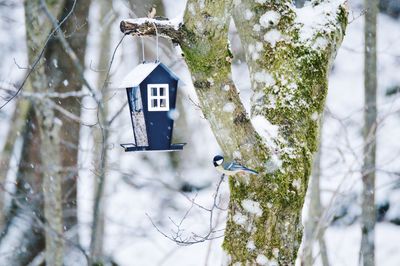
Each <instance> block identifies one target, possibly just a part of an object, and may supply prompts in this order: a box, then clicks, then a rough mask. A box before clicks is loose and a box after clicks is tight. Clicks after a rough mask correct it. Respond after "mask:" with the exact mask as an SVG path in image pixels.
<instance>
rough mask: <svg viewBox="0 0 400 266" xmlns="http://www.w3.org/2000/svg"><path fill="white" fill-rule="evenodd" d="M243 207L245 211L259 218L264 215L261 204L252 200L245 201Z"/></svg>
mask: <svg viewBox="0 0 400 266" xmlns="http://www.w3.org/2000/svg"><path fill="white" fill-rule="evenodd" d="M241 204H242V207H243V209H244V210H245V211H247V212H249V213H251V214H254V215H255V216H257V217H260V216H261V215H262V210H261V208H260V203H258V202H257V201H254V200H251V199H244V200H242V202H241Z"/></svg>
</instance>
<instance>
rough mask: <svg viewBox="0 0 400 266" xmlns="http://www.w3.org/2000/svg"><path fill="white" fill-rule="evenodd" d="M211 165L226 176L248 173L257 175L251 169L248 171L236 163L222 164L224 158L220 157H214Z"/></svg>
mask: <svg viewBox="0 0 400 266" xmlns="http://www.w3.org/2000/svg"><path fill="white" fill-rule="evenodd" d="M213 163H214V166H215V168H216V169H217V170H218V171H219V172H221V173H222V174H225V175H227V176H230V175H234V174H237V173H243V172H245V173H250V174H254V175H257V174H258V172H257V171H255V170H252V169H249V168H247V167H245V166H243V165H240V164H238V163H236V162H224V157H223V156H221V155H216V156H214V159H213Z"/></svg>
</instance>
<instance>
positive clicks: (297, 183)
mask: <svg viewBox="0 0 400 266" xmlns="http://www.w3.org/2000/svg"><path fill="white" fill-rule="evenodd" d="M292 186H293V187H294V188H295V189H296V190H299V189H300V188H301V180H300V179H295V180H293V182H292Z"/></svg>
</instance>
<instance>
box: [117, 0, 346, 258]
mask: <svg viewBox="0 0 400 266" xmlns="http://www.w3.org/2000/svg"><path fill="white" fill-rule="evenodd" d="M332 5H333V4H332V3H331V2H330V1H323V2H322V3H319V2H314V3H313V4H312V5H310V6H309V7H307V8H309V9H324V10H325V16H326V17H325V19H326V21H325V22H324V23H323V24H315V25H311V29H309V28H308V27H310V25H308V24H307V23H306V22H302V21H301V20H300V21H298V20H297V16H300V15H299V14H297V13H296V12H295V9H294V7H293V6H292V4H291V2H290V1H280V2H274V3H271V2H269V1H264V0H257V1H250V0H248V1H246V0H242V1H233V3H232V2H231V1H228V0H226V1H208V2H202V1H200V2H199V1H188V4H187V9H186V14H185V17H184V21H185V23H184V25H183V26H181V28H177V27H176V25H166V22H162V21H160V22H157V21H151V22H149V21H148V22H147V23H146V21H143V20H141V21H140V20H137V21H132V20H128V21H123V22H122V23H121V29H122V30H123V31H124V32H126V33H128V32H129V33H131V34H132V35H143V34H149V35H152V34H153V33H152V30H151V28H154V25H153V23H155V24H156V26H157V29H158V31H159V32H160V33H161V34H163V35H164V36H170V38H171V39H172V40H173V41H174V42H176V43H179V44H180V45H181V47H182V50H183V52H184V55H185V59H186V62H187V64H188V66H189V69H190V71H191V74H192V78H193V83H194V86H195V89H196V92H197V94H198V97H199V100H200V106H201V108H202V111H203V113H204V116H205V118H206V119H207V120H208V121H209V122H210V125H211V129H212V130H213V132H214V135H215V137H216V139H217V141H218V143H219V145H220V146H221V148H222V150H223V151H224V154H225V157H227V158H237V159H240V160H241V161H242V163H243V164H245V165H246V166H249V167H251V168H255V169H256V170H258V171H259V172H260V174H259V175H258V176H251V177H248V176H246V177H238V176H235V177H234V178H231V179H230V188H231V200H230V207H229V213H228V221H227V226H226V231H225V240H224V244H223V248H224V250H225V251H226V253H227V262H226V263H227V264H232V265H233V264H235V263H242V264H250V265H255V264H257V263H258V264H261V265H269V264H273V265H274V264H280V265H293V264H294V261H295V259H296V255H297V251H298V248H299V245H300V242H301V237H302V227H301V219H300V215H301V209H302V206H303V202H304V197H305V193H306V187H307V184H308V177H309V175H310V173H311V163H312V155H313V153H314V152H315V151H316V149H317V147H318V124H319V123H318V121H319V119H318V117H319V116H320V114H321V112H322V111H323V108H324V104H325V97H326V94H327V82H328V72H329V69H330V66H331V63H332V60H333V58H334V56H335V54H336V50H337V48H338V47H339V45H340V44H341V41H342V38H343V36H344V31H345V28H346V25H347V11H346V8H345V6H344V5H343V4H337V6H335V8H327V7H331V6H332ZM326 10H328V11H326ZM243 11H245V12H243ZM311 11H313V10H311ZM316 11H319V10H316ZM231 15H233V18H234V20H235V24H236V25H238V27H237V28H238V32H239V35H240V38H241V40H242V44H243V46H244V49H245V51H246V59H247V63H248V65H249V70H250V78H251V82H252V89H253V90H254V91H255V94H254V96H253V98H252V108H251V109H252V117H253V119H254V120H253V122H254V125H255V126H256V128H254V127H253V124H252V122H251V120H250V119H249V117H248V116H247V114H246V112H245V110H244V108H243V105H242V103H241V101H240V98H239V96H238V92H237V90H236V88H235V86H234V84H233V82H232V79H231V76H230V75H231V65H230V62H231V53H230V50H229V45H228V38H227V31H228V23H229V21H230V16H231ZM263 16H264V17H263ZM271 18H272V21H269V20H268V19H271ZM146 24H148V25H147V26H146ZM260 24H261V25H260ZM304 24H307V25H304ZM150 25H151V26H152V27H150ZM132 29H134V30H132ZM135 29H139V30H135ZM146 29H147V30H146ZM130 30H132V31H130ZM310 30H311V34H309V33H310ZM153 31H154V30H153ZM306 33H307V34H306ZM260 124H261V125H262V126H263V128H260ZM256 130H257V131H256ZM266 133H267V134H266ZM268 134H269V136H267V137H266V135H268ZM238 217H241V218H243V219H239V220H240V221H241V222H237V220H238V219H237V218H238ZM243 220H245V223H243V222H242V221H243Z"/></svg>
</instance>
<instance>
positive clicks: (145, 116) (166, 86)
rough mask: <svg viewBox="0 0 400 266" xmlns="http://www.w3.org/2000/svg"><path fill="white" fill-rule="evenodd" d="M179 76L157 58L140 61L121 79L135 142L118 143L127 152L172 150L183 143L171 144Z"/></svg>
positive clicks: (178, 148) (177, 148) (179, 148)
mask: <svg viewBox="0 0 400 266" xmlns="http://www.w3.org/2000/svg"><path fill="white" fill-rule="evenodd" d="M178 80H179V78H178V77H177V76H176V75H175V74H174V73H173V72H172V71H171V70H170V69H169V68H168V67H166V66H165V65H164V64H162V63H160V62H159V61H156V62H152V63H142V64H140V65H138V66H137V67H135V68H134V69H133V70H132V71H131V72H130V73H128V75H127V76H126V77H125V79H124V80H123V82H122V84H121V85H120V88H125V89H126V92H127V95H128V104H129V110H130V117H131V121H132V129H133V136H134V143H126V144H121V146H122V147H123V148H124V149H125V151H126V152H128V151H175V150H182V149H183V146H184V145H185V144H186V143H178V144H171V141H172V131H173V128H174V120H175V119H176V118H177V114H178V111H177V110H176V109H175V107H176V96H177V90H178Z"/></svg>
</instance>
